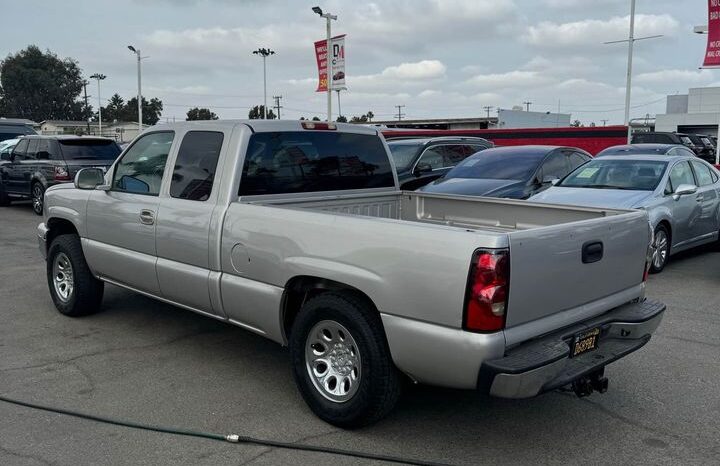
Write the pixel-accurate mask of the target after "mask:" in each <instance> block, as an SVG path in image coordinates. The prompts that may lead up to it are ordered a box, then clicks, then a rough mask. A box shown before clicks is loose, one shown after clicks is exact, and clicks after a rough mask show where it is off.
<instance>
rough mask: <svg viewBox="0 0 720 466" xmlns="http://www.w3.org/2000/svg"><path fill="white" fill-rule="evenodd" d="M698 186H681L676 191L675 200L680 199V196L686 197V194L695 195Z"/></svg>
mask: <svg viewBox="0 0 720 466" xmlns="http://www.w3.org/2000/svg"><path fill="white" fill-rule="evenodd" d="M697 189H698V188H697V186H695V185H694V184H681V185H680V186H678V187H677V189H676V190H675V194H673V199H675V200H676V201H677V200H678V199H680V196H685V195H686V194H695V193H696V192H697Z"/></svg>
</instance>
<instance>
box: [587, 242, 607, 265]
mask: <svg viewBox="0 0 720 466" xmlns="http://www.w3.org/2000/svg"><path fill="white" fill-rule="evenodd" d="M603 251H604V247H603V243H602V241H588V242H587V243H585V244H583V245H582V263H583V264H592V263H593V262H598V261H600V260H601V259H602V258H603Z"/></svg>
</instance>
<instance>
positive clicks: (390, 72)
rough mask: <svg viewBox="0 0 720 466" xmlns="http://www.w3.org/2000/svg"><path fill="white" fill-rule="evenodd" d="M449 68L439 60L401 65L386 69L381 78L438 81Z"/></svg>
mask: <svg viewBox="0 0 720 466" xmlns="http://www.w3.org/2000/svg"><path fill="white" fill-rule="evenodd" d="M446 69H447V68H446V67H445V65H443V63H442V62H441V61H438V60H422V61H419V62H416V63H401V64H399V65H397V66H389V67H387V68H385V69H384V70H383V71H382V73H380V74H381V76H383V77H386V78H393V79H410V80H414V79H436V78H442V77H444V76H445V70H446Z"/></svg>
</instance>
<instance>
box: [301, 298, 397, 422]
mask: <svg viewBox="0 0 720 466" xmlns="http://www.w3.org/2000/svg"><path fill="white" fill-rule="evenodd" d="M290 355H291V358H292V364H293V375H294V377H295V383H296V384H297V386H298V389H299V390H300V393H301V394H302V397H303V398H304V399H305V402H306V403H307V404H308V406H309V407H310V409H311V410H312V411H313V412H314V413H315V414H316V415H317V416H318V417H320V418H321V419H323V420H324V421H326V422H328V423H330V424H333V425H336V426H339V427H344V428H356V427H361V426H365V425H368V424H371V423H373V422H376V421H378V420H380V419H381V418H383V417H384V416H386V415H387V414H388V413H389V412H390V411H391V410H392V408H393V407H394V406H395V403H396V402H397V399H398V397H399V395H400V376H399V373H398V371H397V369H396V368H395V365H394V364H393V362H392V359H391V357H390V350H389V348H388V345H387V341H386V339H385V334H384V331H383V328H382V322H381V320H380V317H379V316H378V314H377V311H376V310H375V309H374V308H372V306H370V305H368V304H366V303H365V301H364V300H360V299H358V298H356V297H355V296H353V295H350V294H343V293H324V294H321V295H319V296H317V297H315V298H313V299H311V300H309V301H308V302H307V303H305V305H303V307H302V309H301V310H300V314H299V315H298V317H297V319H296V320H295V322H294V324H293V326H292V331H291V334H290Z"/></svg>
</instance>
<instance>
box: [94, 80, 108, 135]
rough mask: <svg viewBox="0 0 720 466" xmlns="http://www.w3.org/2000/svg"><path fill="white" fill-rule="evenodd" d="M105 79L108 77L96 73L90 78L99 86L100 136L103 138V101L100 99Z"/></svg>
mask: <svg viewBox="0 0 720 466" xmlns="http://www.w3.org/2000/svg"><path fill="white" fill-rule="evenodd" d="M105 78H107V76H105V75H104V74H102V73H95V74H94V75H92V76H90V79H95V80H97V85H98V133H100V136H102V99H101V98H100V81H102V80H103V79H105Z"/></svg>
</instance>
